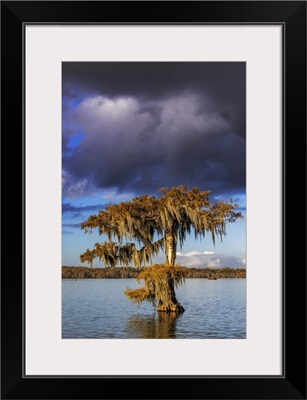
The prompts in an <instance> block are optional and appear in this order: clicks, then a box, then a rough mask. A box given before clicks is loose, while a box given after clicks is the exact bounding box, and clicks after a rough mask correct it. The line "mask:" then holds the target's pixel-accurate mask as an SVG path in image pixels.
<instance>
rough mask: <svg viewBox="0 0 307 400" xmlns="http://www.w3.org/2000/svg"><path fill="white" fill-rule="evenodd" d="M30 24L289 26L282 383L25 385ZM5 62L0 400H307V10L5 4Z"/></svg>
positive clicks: (121, 380) (300, 6)
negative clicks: (26, 41)
mask: <svg viewBox="0 0 307 400" xmlns="http://www.w3.org/2000/svg"><path fill="white" fill-rule="evenodd" d="M100 16H102V17H100ZM28 23H39V24H51V23H55V24H60V23H64V24H71V23H74V24H92V23H99V24H115V23H116V24H183V25H185V24H186V25H189V24H202V23H204V24H244V25H246V24H247V25H248V24H281V25H282V26H283V32H284V43H283V50H284V68H283V76H284V82H283V96H284V97H283V105H284V121H283V133H284V137H283V191H284V196H283V221H282V222H283V250H284V254H283V317H284V318H283V322H284V324H283V327H284V329H283V349H282V353H283V374H282V375H281V376H245V375H243V376H214V377H212V376H191V377H182V376H159V377H144V376H127V377H112V378H110V377H99V376H94V377H79V376H57V377H52V376H41V377H30V376H28V377H27V376H24V374H23V370H24V369H23V366H24V361H25V360H24V322H25V321H24V271H25V268H26V265H25V250H24V249H25V240H26V237H25V216H24V210H25V170H24V169H25V160H24V154H25V153H24V146H25V137H24V126H23V124H24V82H23V64H24V43H23V29H24V26H25V24H28ZM1 56H2V57H1V87H2V88H1V98H2V104H1V143H2V162H1V165H2V174H1V177H2V185H1V187H2V196H1V202H2V207H1V211H2V213H1V216H2V222H1V224H2V228H3V229H2V233H3V235H2V252H1V259H2V263H1V293H2V295H1V300H2V301H1V398H3V399H166V398H168V399H306V234H305V233H306V231H305V228H306V2H305V1H260V2H259V1H195V2H193V1H165V2H155V1H149V2H146V1H135V2H130V1H123V2H120V1H2V2H1ZM14 164H15V165H14ZM16 165H17V168H18V172H17V173H16V172H12V171H14V168H15V171H16ZM13 167H14V168H13ZM264 195H265V194H264ZM268 202H269V199H268ZM269 206H270V207H273V206H274V205H272V204H269ZM268 224H269V222H268ZM301 227H302V228H303V229H302V230H301V229H300V228H301ZM17 234H18V240H16V235H17ZM293 238H294V239H293ZM264 278H265V277H264ZM137 380H141V382H137ZM162 388H163V389H162Z"/></svg>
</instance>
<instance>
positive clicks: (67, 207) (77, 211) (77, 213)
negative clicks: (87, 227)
mask: <svg viewBox="0 0 307 400" xmlns="http://www.w3.org/2000/svg"><path fill="white" fill-rule="evenodd" d="M104 207H105V205H101V204H95V205H91V206H80V207H77V206H74V205H72V204H71V203H63V204H62V215H63V218H64V219H67V218H74V219H75V218H80V217H81V216H82V214H83V213H84V212H88V211H96V212H97V210H102V209H103V208H104ZM81 223H82V222H81ZM81 223H80V224H81ZM80 224H79V223H76V224H63V226H66V227H70V228H75V227H77V226H78V227H80Z"/></svg>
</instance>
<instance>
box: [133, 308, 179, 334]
mask: <svg viewBox="0 0 307 400" xmlns="http://www.w3.org/2000/svg"><path fill="white" fill-rule="evenodd" d="M181 316H182V314H179V313H172V312H170V313H167V312H157V313H154V314H152V315H149V316H143V315H139V314H134V315H132V316H131V317H130V318H129V319H128V320H127V322H126V332H127V334H128V337H130V338H135V339H175V338H176V325H177V321H178V319H179V318H181Z"/></svg>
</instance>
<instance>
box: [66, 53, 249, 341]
mask: <svg viewBox="0 0 307 400" xmlns="http://www.w3.org/2000/svg"><path fill="white" fill-rule="evenodd" d="M61 268H62V339H246V318H247V315H246V270H247V260H246V63H245V62H228V61H225V62H177V61H176V62H78V61H76V62H62V266H61Z"/></svg>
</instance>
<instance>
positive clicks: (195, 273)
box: [62, 266, 246, 280]
mask: <svg viewBox="0 0 307 400" xmlns="http://www.w3.org/2000/svg"><path fill="white" fill-rule="evenodd" d="M142 271H144V268H139V269H137V268H133V267H117V268H110V267H108V268H89V267H68V266H62V279H129V278H134V279H136V278H137V276H138V275H139V273H140V272H142ZM186 271H187V273H186V278H207V279H210V280H215V279H219V278H246V269H245V268H229V267H226V268H219V269H216V268H186Z"/></svg>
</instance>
